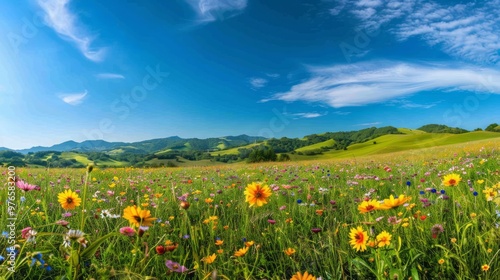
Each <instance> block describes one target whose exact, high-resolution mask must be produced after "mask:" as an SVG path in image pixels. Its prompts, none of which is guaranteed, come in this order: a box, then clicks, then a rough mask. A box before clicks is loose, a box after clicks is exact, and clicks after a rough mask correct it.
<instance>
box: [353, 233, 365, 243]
mask: <svg viewBox="0 0 500 280" xmlns="http://www.w3.org/2000/svg"><path fill="white" fill-rule="evenodd" d="M355 237H356V240H357V241H358V243H362V242H363V240H364V239H365V238H364V236H363V234H359V233H356V236H355Z"/></svg>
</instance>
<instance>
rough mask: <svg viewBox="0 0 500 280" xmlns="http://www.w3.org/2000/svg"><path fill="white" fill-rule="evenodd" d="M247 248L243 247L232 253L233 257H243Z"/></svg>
mask: <svg viewBox="0 0 500 280" xmlns="http://www.w3.org/2000/svg"><path fill="white" fill-rule="evenodd" d="M248 248H249V247H243V248H241V249H239V250H238V251H236V252H234V256H235V257H243V256H244V255H245V254H246V253H247V251H248Z"/></svg>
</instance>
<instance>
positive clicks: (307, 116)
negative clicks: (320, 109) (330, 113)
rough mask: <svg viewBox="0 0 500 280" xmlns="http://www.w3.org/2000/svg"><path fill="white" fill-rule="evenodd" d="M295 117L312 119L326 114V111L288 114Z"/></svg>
mask: <svg viewBox="0 0 500 280" xmlns="http://www.w3.org/2000/svg"><path fill="white" fill-rule="evenodd" d="M289 115H290V116H292V117H293V118H295V119H313V118H318V117H322V116H325V115H327V113H315V112H314V113H312V112H311V113H294V114H289Z"/></svg>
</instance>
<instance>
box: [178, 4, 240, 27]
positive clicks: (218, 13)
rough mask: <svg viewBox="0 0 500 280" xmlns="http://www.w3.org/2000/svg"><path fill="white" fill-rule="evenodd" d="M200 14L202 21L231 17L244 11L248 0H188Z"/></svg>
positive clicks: (199, 18)
mask: <svg viewBox="0 0 500 280" xmlns="http://www.w3.org/2000/svg"><path fill="white" fill-rule="evenodd" d="M186 1H187V2H188V3H189V5H191V7H192V8H193V9H194V11H195V12H196V13H197V15H198V21H199V22H200V23H206V22H212V21H216V20H223V19H225V18H230V17H233V16H235V15H237V14H238V13H240V12H242V11H243V10H244V9H245V8H246V6H247V0H186Z"/></svg>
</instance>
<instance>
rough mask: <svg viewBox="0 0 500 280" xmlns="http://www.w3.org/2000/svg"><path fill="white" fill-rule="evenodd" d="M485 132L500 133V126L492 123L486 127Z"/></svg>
mask: <svg viewBox="0 0 500 280" xmlns="http://www.w3.org/2000/svg"><path fill="white" fill-rule="evenodd" d="M485 130H486V131H492V132H500V125H498V124H497V123H492V124H490V125H488V127H486V129H485Z"/></svg>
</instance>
